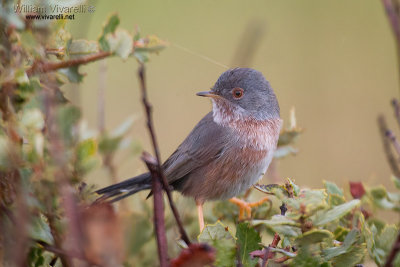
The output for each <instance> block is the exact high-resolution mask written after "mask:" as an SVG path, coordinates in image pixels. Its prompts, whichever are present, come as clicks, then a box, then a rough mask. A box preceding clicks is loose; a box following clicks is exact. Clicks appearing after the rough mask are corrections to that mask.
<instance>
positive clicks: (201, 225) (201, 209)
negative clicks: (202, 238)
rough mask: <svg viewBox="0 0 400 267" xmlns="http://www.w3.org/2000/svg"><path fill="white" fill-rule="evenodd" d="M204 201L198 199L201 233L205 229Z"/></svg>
mask: <svg viewBox="0 0 400 267" xmlns="http://www.w3.org/2000/svg"><path fill="white" fill-rule="evenodd" d="M203 203H204V201H198V200H196V206H197V216H198V219H199V227H200V233H201V232H202V231H203V229H204V216H203Z"/></svg>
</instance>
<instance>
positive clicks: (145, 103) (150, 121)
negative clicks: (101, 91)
mask: <svg viewBox="0 0 400 267" xmlns="http://www.w3.org/2000/svg"><path fill="white" fill-rule="evenodd" d="M138 75H139V80H140V87H141V91H142V102H143V106H144V108H145V112H146V117H147V127H148V130H149V133H150V136H151V141H152V144H153V149H154V154H155V156H156V160H157V167H158V168H157V169H158V174H159V177H160V178H161V181H162V184H163V186H164V190H165V192H166V194H167V197H168V201H169V205H170V207H171V210H172V213H173V214H174V216H175V220H176V223H177V224H178V228H179V232H180V234H181V237H182V240H183V241H185V243H186V244H187V245H189V244H190V243H191V242H190V240H189V237H188V235H187V234H186V231H185V229H184V228H183V224H182V221H181V219H180V216H179V213H178V210H177V209H176V207H175V204H174V201H173V199H172V195H171V191H170V188H169V185H168V182H167V178H166V177H165V174H164V171H163V169H162V166H161V163H160V162H161V160H160V152H159V149H158V144H157V139H156V136H155V132H154V127H153V118H152V115H151V105H150V103H149V102H148V100H147V88H146V81H145V67H144V65H143V64H141V65H140V67H139V72H138Z"/></svg>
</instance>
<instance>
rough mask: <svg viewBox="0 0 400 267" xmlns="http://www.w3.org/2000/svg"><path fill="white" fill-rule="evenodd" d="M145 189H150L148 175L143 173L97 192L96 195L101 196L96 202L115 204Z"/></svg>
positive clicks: (149, 176)
mask: <svg viewBox="0 0 400 267" xmlns="http://www.w3.org/2000/svg"><path fill="white" fill-rule="evenodd" d="M146 189H151V175H150V173H143V174H141V175H139V176H136V177H133V178H130V179H128V180H125V181H122V182H120V183H118V184H113V185H110V186H107V187H104V188H102V189H99V190H97V191H96V193H97V194H99V195H101V196H100V197H99V198H98V199H97V200H96V202H100V201H109V202H115V201H118V200H121V199H123V198H126V197H128V196H130V195H132V194H135V193H137V192H139V191H142V190H146Z"/></svg>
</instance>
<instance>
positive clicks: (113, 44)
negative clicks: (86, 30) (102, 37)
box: [106, 30, 133, 59]
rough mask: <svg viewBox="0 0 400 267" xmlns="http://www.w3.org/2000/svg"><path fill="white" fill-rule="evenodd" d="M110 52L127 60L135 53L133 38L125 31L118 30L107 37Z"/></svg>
mask: <svg viewBox="0 0 400 267" xmlns="http://www.w3.org/2000/svg"><path fill="white" fill-rule="evenodd" d="M106 40H107V43H108V47H109V48H110V51H111V52H113V53H115V54H116V55H118V56H120V57H121V58H122V59H127V58H128V57H129V55H130V54H131V53H132V51H133V37H132V36H131V35H130V34H129V33H128V32H127V31H125V30H116V31H115V32H114V33H109V34H107V35H106Z"/></svg>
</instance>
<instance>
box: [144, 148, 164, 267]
mask: <svg viewBox="0 0 400 267" xmlns="http://www.w3.org/2000/svg"><path fill="white" fill-rule="evenodd" d="M142 160H143V161H144V162H145V163H146V165H147V168H148V169H149V171H150V173H151V177H152V190H153V201H154V227H155V232H156V237H157V247H158V257H159V260H160V266H161V267H164V266H168V265H169V264H168V250H167V235H166V233H165V220H164V202H163V195H162V187H163V186H162V184H161V181H160V177H159V172H158V164H157V160H156V159H155V158H153V157H152V156H151V155H150V154H149V153H146V152H144V153H143V155H142Z"/></svg>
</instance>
